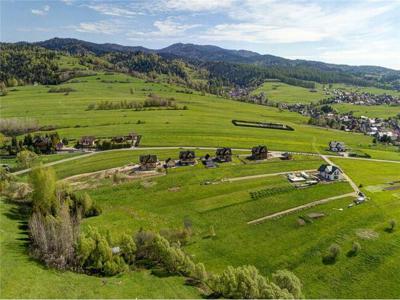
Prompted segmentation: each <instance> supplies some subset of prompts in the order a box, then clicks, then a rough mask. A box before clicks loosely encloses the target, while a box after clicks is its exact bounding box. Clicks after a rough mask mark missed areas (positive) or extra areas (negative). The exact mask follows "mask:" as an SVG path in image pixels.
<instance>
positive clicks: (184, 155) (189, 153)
mask: <svg viewBox="0 0 400 300" xmlns="http://www.w3.org/2000/svg"><path fill="white" fill-rule="evenodd" d="M195 157H196V155H195V153H194V151H191V150H186V151H181V152H179V159H193V158H195Z"/></svg>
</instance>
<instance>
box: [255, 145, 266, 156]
mask: <svg viewBox="0 0 400 300" xmlns="http://www.w3.org/2000/svg"><path fill="white" fill-rule="evenodd" d="M251 152H252V153H253V154H261V153H266V152H268V150H267V146H264V145H259V146H255V147H253V148H252V149H251Z"/></svg>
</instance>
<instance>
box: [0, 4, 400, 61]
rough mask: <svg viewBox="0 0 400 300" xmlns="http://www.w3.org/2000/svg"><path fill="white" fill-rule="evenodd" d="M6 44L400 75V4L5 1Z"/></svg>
mask: <svg viewBox="0 0 400 300" xmlns="http://www.w3.org/2000/svg"><path fill="white" fill-rule="evenodd" d="M0 9H1V41H3V42H16V41H22V40H23V41H39V40H45V39H49V38H52V37H55V36H57V37H73V38H78V39H83V40H87V41H92V42H98V43H106V42H108V43H119V44H123V45H135V46H137V45H141V46H145V47H150V48H162V47H165V46H168V45H170V44H172V43H176V42H183V43H196V44H212V45H217V46H221V47H224V48H229V49H246V50H252V51H256V52H259V53H262V54H274V55H279V56H283V57H287V58H303V59H310V60H321V61H325V62H332V63H345V64H353V65H381V66H386V67H390V68H395V69H400V0H393V1H380V0H359V1H351V0H339V1H333V0H332V1H328V0H326V1H316V0H314V1H312V0H309V1H301V0H300V1H289V0H242V1H238V0H212V1H210V0H137V1H80V0H53V1H21V0H0Z"/></svg>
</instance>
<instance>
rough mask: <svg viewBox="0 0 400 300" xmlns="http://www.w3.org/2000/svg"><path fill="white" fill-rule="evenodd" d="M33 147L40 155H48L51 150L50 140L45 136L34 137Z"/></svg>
mask: <svg viewBox="0 0 400 300" xmlns="http://www.w3.org/2000/svg"><path fill="white" fill-rule="evenodd" d="M32 144H33V147H34V148H35V149H38V150H39V151H40V152H41V153H50V152H51V150H52V149H51V148H52V145H53V143H52V141H51V138H49V137H47V136H39V135H37V136H35V137H34V138H33V141H32Z"/></svg>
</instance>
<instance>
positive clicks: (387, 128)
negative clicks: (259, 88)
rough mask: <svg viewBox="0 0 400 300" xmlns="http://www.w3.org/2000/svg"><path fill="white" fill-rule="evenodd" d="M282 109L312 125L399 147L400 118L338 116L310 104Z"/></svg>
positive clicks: (288, 106) (286, 106) (346, 114)
mask: <svg viewBox="0 0 400 300" xmlns="http://www.w3.org/2000/svg"><path fill="white" fill-rule="evenodd" d="M283 107H284V108H286V109H288V110H290V111H294V112H298V113H300V114H302V115H304V116H309V117H310V121H309V123H310V124H312V125H317V126H322V127H330V128H334V129H339V130H344V131H353V132H361V133H364V134H366V135H370V136H372V137H375V138H376V139H377V141H382V142H385V143H392V144H394V145H400V118H399V116H397V117H390V118H388V119H382V118H370V117H366V116H359V117H357V116H354V115H353V114H352V113H344V114H340V113H338V112H336V111H335V110H332V111H328V112H326V111H323V110H322V109H321V107H318V106H315V105H310V104H300V103H296V104H292V105H287V104H283Z"/></svg>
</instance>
